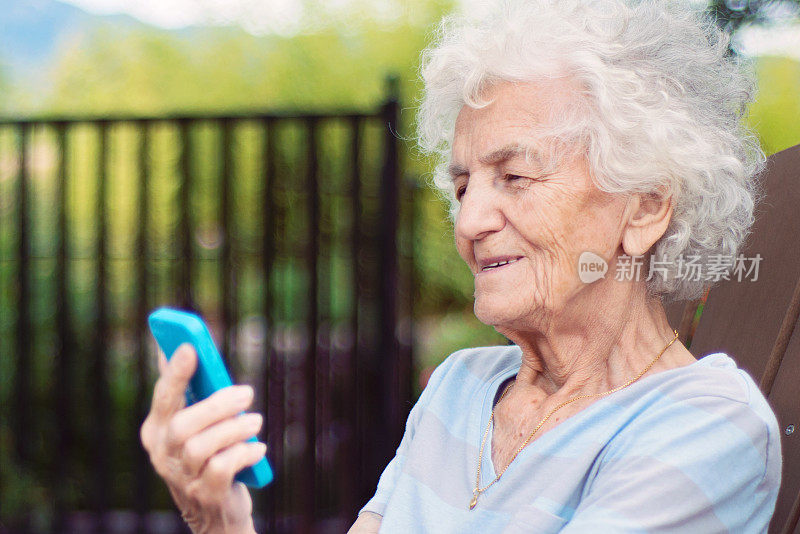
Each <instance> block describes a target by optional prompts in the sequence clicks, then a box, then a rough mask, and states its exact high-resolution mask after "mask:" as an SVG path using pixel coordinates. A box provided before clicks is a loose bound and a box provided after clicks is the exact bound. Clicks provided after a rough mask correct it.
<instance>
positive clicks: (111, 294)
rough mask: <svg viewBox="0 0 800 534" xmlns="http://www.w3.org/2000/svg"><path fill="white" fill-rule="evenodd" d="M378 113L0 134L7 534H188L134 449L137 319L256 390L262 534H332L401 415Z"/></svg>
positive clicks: (407, 349) (143, 353) (395, 167)
mask: <svg viewBox="0 0 800 534" xmlns="http://www.w3.org/2000/svg"><path fill="white" fill-rule="evenodd" d="M392 85H393V84H390V90H389V93H388V95H387V99H386V102H385V103H384V104H383V105H382V106H381V107H380V108H379V109H377V110H375V111H373V112H366V113H362V112H338V113H247V114H241V115H179V116H169V117H166V116H164V117H158V116H154V117H101V118H86V117H78V118H55V119H50V120H5V121H1V122H0V254H1V256H0V531H8V532H103V533H106V532H181V531H184V530H185V527H184V526H183V525H182V524H181V522H180V521H179V518H178V516H177V515H176V513H175V511H174V507H173V506H172V504H171V501H170V499H169V495H168V493H167V491H166V488H165V486H164V485H163V483H162V482H161V481H160V480H157V479H156V477H155V475H154V474H153V470H152V468H151V467H150V464H149V463H148V461H147V458H146V456H145V453H144V452H143V450H142V448H141V446H140V444H139V438H138V432H139V427H140V425H141V421H142V420H143V418H144V416H145V414H146V412H147V410H148V409H149V404H150V396H151V393H152V384H153V381H154V379H155V376H156V374H157V367H156V365H155V363H156V362H155V344H154V342H153V341H152V340H151V338H150V337H149V333H148V331H147V330H146V316H147V314H148V313H149V312H150V311H151V310H152V309H153V308H155V307H158V306H161V305H172V306H175V307H181V308H185V309H192V310H196V311H198V312H200V313H201V314H203V315H204V317H205V318H206V319H207V320H208V322H209V324H210V326H211V329H212V333H213V334H214V336H215V339H216V340H217V342H218V345H219V346H220V348H221V351H222V352H223V354H224V355H225V357H226V363H227V364H228V367H229V368H230V369H231V371H232V374H233V375H234V376H235V377H236V379H237V381H239V382H247V383H251V384H253V385H254V386H255V387H256V391H257V398H256V406H255V409H258V410H259V411H261V412H262V413H264V415H265V422H266V424H265V430H264V431H262V436H261V439H262V440H265V441H266V442H267V443H268V444H269V452H268V457H269V458H270V460H271V463H272V464H273V467H274V469H275V471H276V478H275V481H274V482H273V484H271V485H270V486H268V487H267V488H266V489H265V490H261V491H254V492H252V494H253V497H254V505H255V514H254V515H255V516H256V518H257V528H258V530H259V532H265V531H267V532H292V533H294V532H328V531H330V532H342V531H345V530H346V529H347V526H348V525H349V523H350V522H352V521H353V520H354V519H355V513H356V511H357V510H358V508H359V507H360V506H361V505H362V504H363V503H364V502H365V501H366V499H367V498H368V497H369V496H370V494H371V493H372V492H373V491H374V487H375V484H376V483H377V479H378V476H379V474H380V471H381V469H382V468H383V467H384V466H385V464H386V462H387V461H388V460H389V459H390V458H391V456H392V455H393V453H394V448H395V447H396V446H397V444H398V443H399V440H400V437H401V436H402V431H403V427H404V422H405V418H406V416H407V413H408V410H409V409H410V406H411V402H410V401H411V400H412V399H411V395H412V391H411V342H410V339H411V331H410V329H411V324H412V322H411V317H410V314H411V311H410V310H411V307H410V259H411V258H410V254H411V250H412V247H411V245H412V238H413V236H412V235H411V224H410V222H411V219H412V217H411V214H410V207H411V206H412V199H411V191H410V188H407V187H405V186H404V184H403V182H402V181H401V179H400V178H401V170H400V149H399V145H398V139H397V136H396V132H397V129H398V113H399V107H398V102H397V95H396V89H395V88H393V87H392Z"/></svg>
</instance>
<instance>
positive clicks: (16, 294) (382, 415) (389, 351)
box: [0, 0, 800, 532]
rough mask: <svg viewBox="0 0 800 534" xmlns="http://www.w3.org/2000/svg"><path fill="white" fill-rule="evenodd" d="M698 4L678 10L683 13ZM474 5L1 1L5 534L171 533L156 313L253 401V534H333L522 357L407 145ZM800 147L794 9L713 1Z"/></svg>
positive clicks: (439, 1) (773, 128) (784, 142)
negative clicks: (217, 359)
mask: <svg viewBox="0 0 800 534" xmlns="http://www.w3.org/2000/svg"><path fill="white" fill-rule="evenodd" d="M687 1H689V0H687ZM477 3H478V2H476V1H472V0H406V1H401V0H328V1H321V0H260V1H257V0H139V1H138V2H136V3H132V2H127V1H125V0H70V1H66V0H65V1H57V0H3V2H2V11H1V12H0V22H1V23H2V24H1V25H0V532H181V531H183V527H182V525H181V523H180V521H179V518H178V517H177V516H176V514H175V512H174V507H173V505H172V504H171V501H170V499H169V495H168V493H167V491H166V488H165V486H164V485H163V483H162V482H161V481H160V480H157V479H156V478H155V476H154V475H153V473H152V469H151V468H150V466H149V463H147V459H146V457H145V455H144V453H143V451H142V450H141V447H140V445H139V441H138V429H139V425H140V424H141V421H142V419H143V417H144V415H145V414H146V412H147V409H148V408H149V404H150V395H151V392H152V384H153V382H154V380H155V377H156V376H157V370H156V366H155V352H154V350H155V346H154V343H153V341H152V340H151V338H150V337H149V334H148V332H147V330H146V316H147V314H148V313H149V311H151V310H152V309H154V308H156V307H158V306H163V305H169V306H174V307H181V308H185V309H191V310H195V311H197V312H199V313H201V314H202V315H203V316H204V317H205V318H206V319H207V321H208V323H209V325H210V326H211V329H212V333H213V335H214V337H215V339H216V341H217V343H218V345H219V347H220V348H221V350H222V351H223V352H224V355H225V358H226V363H227V365H228V367H229V368H230V369H231V372H232V374H233V375H234V376H235V379H236V380H237V381H239V382H246V383H250V384H253V385H254V386H255V387H256V389H257V392H258V394H257V399H256V406H255V409H258V410H259V411H261V412H262V413H264V414H265V415H266V424H265V427H266V428H265V430H264V431H263V432H262V435H261V439H262V440H263V441H266V442H268V443H269V446H270V450H269V453H268V456H269V457H270V460H271V462H272V464H273V466H274V468H275V471H276V480H275V482H274V483H273V484H272V485H270V486H269V487H268V488H266V489H265V490H260V491H257V492H253V496H254V502H255V515H256V518H257V525H258V528H259V532H262V531H269V532H343V531H346V529H347V528H348V527H349V525H350V524H351V523H352V521H353V520H354V519H355V513H356V512H357V510H358V509H359V508H360V507H361V506H362V505H363V504H364V503H365V502H366V500H367V499H368V498H369V497H370V496H371V494H372V492H374V489H375V485H376V484H377V480H378V477H379V475H380V473H381V471H382V469H383V467H384V466H385V465H386V463H387V462H388V461H389V459H391V457H392V456H393V454H394V449H395V448H396V447H397V445H398V444H399V441H400V437H401V436H402V432H403V429H404V423H405V419H406V416H407V414H408V412H409V410H410V408H411V406H412V405H413V403H414V402H415V400H416V398H417V397H418V395H419V392H420V391H421V389H422V388H423V387H424V385H425V383H426V382H427V378H428V376H430V373H431V371H432V370H433V368H435V366H436V365H437V364H438V363H439V362H441V361H442V360H443V359H444V358H445V357H446V356H447V355H448V354H450V353H451V352H453V351H455V350H457V349H460V348H464V347H470V346H479V345H488V344H498V343H500V344H502V343H506V340H505V339H504V338H503V337H502V336H500V335H498V334H497V333H496V332H494V331H493V330H492V329H491V328H489V327H486V326H485V325H482V324H480V323H479V322H478V321H477V320H476V319H475V318H474V316H473V314H472V299H471V294H472V280H471V275H470V273H469V270H468V269H467V267H466V266H464V265H462V262H461V260H460V259H459V258H458V256H457V254H456V251H455V247H454V246H453V243H452V241H453V240H452V227H451V225H450V223H449V221H448V220H447V209H446V206H445V205H444V204H443V202H442V201H441V200H439V199H438V197H437V195H436V194H435V192H434V191H432V189H431V188H430V187H428V185H427V183H428V179H429V173H430V170H431V162H430V161H428V160H426V159H425V158H423V157H421V156H420V155H419V154H418V152H417V150H416V148H415V145H414V141H413V115H414V109H415V104H416V102H417V99H418V98H419V94H420V84H419V82H418V80H417V74H416V70H417V68H418V62H419V54H420V51H421V50H422V49H423V47H424V46H425V44H426V43H427V42H429V41H430V39H431V36H432V32H433V30H434V28H435V24H436V22H437V21H438V20H440V19H441V17H442V16H443V15H444V14H446V13H449V12H452V11H457V10H465V9H475V8H476V5H477ZM695 3H697V4H698V5H700V6H702V7H706V8H707V9H709V10H710V11H711V12H712V13H713V14H714V16H715V17H716V18H717V20H718V23H719V24H720V25H721V26H723V27H725V28H726V29H727V30H728V31H730V32H732V34H733V41H732V46H731V53H732V54H736V55H738V56H740V57H741V58H743V59H745V60H748V61H751V62H752V64H753V67H754V68H755V70H756V72H757V75H758V81H759V87H760V93H759V97H758V101H757V102H756V103H755V104H753V105H752V107H751V109H750V115H749V118H748V121H749V122H750V123H751V125H752V126H753V127H754V128H755V130H756V131H757V133H758V135H759V136H760V138H761V141H762V143H763V146H764V149H765V151H766V152H767V154H771V153H774V152H776V151H779V150H782V149H784V148H787V147H790V146H793V145H795V144H797V143H800V120H798V119H800V2H798V1H794V0H793V1H774V2H768V1H755V0H752V1H748V0H727V1H722V0H714V2H712V3H711V4H708V5H706V4H705V3H704V2H699V1H698V2H695Z"/></svg>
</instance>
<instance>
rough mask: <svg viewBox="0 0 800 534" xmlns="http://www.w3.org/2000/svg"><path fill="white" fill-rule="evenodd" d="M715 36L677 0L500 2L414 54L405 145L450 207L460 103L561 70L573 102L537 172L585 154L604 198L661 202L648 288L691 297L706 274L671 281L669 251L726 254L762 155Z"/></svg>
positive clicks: (749, 214) (748, 222)
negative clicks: (667, 204)
mask: <svg viewBox="0 0 800 534" xmlns="http://www.w3.org/2000/svg"><path fill="white" fill-rule="evenodd" d="M728 42H729V37H728V36H727V35H726V34H725V33H723V32H722V31H720V30H719V29H718V28H717V26H716V24H715V23H714V22H713V20H711V19H710V18H709V17H707V16H706V15H705V14H704V13H703V11H701V10H700V8H697V7H693V6H692V4H689V3H688V2H686V1H685V0H683V1H670V0H638V1H637V0H505V1H501V2H497V3H496V4H495V6H494V7H493V9H492V12H491V13H490V14H488V16H486V15H484V16H481V17H480V18H476V17H469V16H468V15H452V16H449V17H447V18H445V19H444V21H443V22H442V23H441V25H440V26H439V28H438V32H437V35H436V38H435V40H434V43H433V44H432V45H431V46H430V47H429V48H427V49H426V50H425V51H424V52H423V54H422V65H421V69H420V70H421V76H422V79H423V81H424V93H423V97H422V101H421V103H420V107H419V111H418V115H417V127H418V138H419V139H418V140H419V144H420V147H421V148H422V150H423V151H425V152H427V153H432V154H434V155H437V156H438V165H437V168H436V171H435V172H434V176H433V182H434V184H435V186H436V187H437V188H438V189H439V190H440V191H441V192H442V193H443V195H444V196H445V198H446V199H447V200H448V201H449V202H450V206H451V216H453V217H454V216H455V214H456V213H457V211H458V203H457V202H456V201H455V196H454V191H453V184H452V180H451V179H450V176H449V174H448V172H447V167H448V165H449V159H450V150H451V145H452V141H453V135H454V125H455V120H456V117H457V115H458V113H459V111H460V109H461V108H462V107H463V106H464V105H469V106H473V107H480V106H484V105H487V104H488V103H489V102H488V101H487V100H486V99H485V98H484V97H483V96H482V95H483V94H485V91H486V89H487V88H489V87H490V86H491V85H492V84H495V83H499V82H503V81H510V82H535V81H537V80H543V79H547V78H553V77H562V76H566V77H568V78H569V79H570V80H571V81H573V82H575V83H576V84H577V87H579V88H580V89H579V91H577V92H576V93H575V98H576V102H575V105H574V106H570V107H569V109H561V110H555V111H554V113H553V114H552V116H553V118H554V120H553V121H552V124H551V125H549V127H548V128H547V131H541V132H537V133H539V134H542V135H543V139H547V140H548V141H549V142H548V143H547V145H548V146H550V158H551V164H553V165H558V161H559V159H561V158H564V157H566V156H567V155H568V154H573V155H574V154H580V155H582V156H583V157H585V158H586V161H587V162H588V164H589V168H590V169H591V172H592V179H593V180H594V183H595V185H596V186H597V187H598V188H599V189H600V190H603V191H606V192H609V193H621V194H632V193H656V194H666V195H672V202H673V215H672V220H671V222H670V224H669V227H668V229H667V230H666V232H665V233H664V235H663V236H662V237H661V239H660V240H659V241H658V242H657V243H656V244H655V245H654V246H653V248H652V249H651V250H650V254H653V255H655V257H656V258H657V259H659V260H662V261H665V262H667V265H670V266H671V267H669V268H668V269H667V272H666V273H662V272H661V271H654V272H653V273H652V277H651V278H650V279H649V280H648V281H647V288H648V292H649V293H650V294H651V295H660V296H661V297H662V298H663V299H664V300H666V301H669V300H683V299H695V298H698V297H700V296H702V294H703V292H704V290H705V289H706V287H708V286H709V285H710V282H709V281H708V280H704V279H700V280H688V279H686V277H681V278H679V277H677V276H676V272H675V270H676V260H677V258H678V257H679V256H683V257H690V256H700V257H701V258H702V261H706V260H707V259H708V258H710V257H711V256H714V255H724V256H727V257H735V255H736V254H737V252H738V251H739V250H740V247H741V246H742V245H743V243H744V240H745V239H746V237H747V236H748V234H749V232H750V228H751V226H752V224H753V211H754V207H755V204H756V203H757V202H758V200H759V198H760V196H761V187H760V182H759V180H758V175H759V173H760V172H761V170H762V169H763V168H764V162H765V160H766V158H765V156H764V153H763V152H762V150H761V147H760V145H759V142H758V140H757V138H756V136H755V135H754V134H753V133H752V132H751V131H750V130H749V129H748V128H747V127H746V126H745V124H744V121H743V118H744V114H745V113H746V109H747V105H748V104H749V102H751V101H752V100H753V97H754V95H755V89H756V87H755V83H754V77H753V74H752V68H750V65H749V64H748V63H746V62H744V61H743V60H741V58H738V57H737V56H735V55H732V54H730V53H729V51H728Z"/></svg>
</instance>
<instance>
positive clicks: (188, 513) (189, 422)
mask: <svg viewBox="0 0 800 534" xmlns="http://www.w3.org/2000/svg"><path fill="white" fill-rule="evenodd" d="M196 368H197V355H196V353H195V351H194V349H193V348H192V347H191V345H181V346H180V347H179V348H178V350H177V351H176V352H175V355H174V356H173V357H172V358H171V359H170V361H169V362H167V361H166V358H165V357H164V355H163V353H162V354H159V370H160V376H159V378H158V381H157V382H156V385H155V390H154V393H153V403H152V406H151V408H150V413H149V414H148V415H147V418H146V419H145V421H144V423H143V424H142V427H141V430H140V436H141V441H142V445H143V446H144V448H145V450H146V451H147V453H148V454H149V455H150V461H151V463H152V464H153V467H154V468H155V470H156V472H157V473H158V475H159V476H160V477H161V478H162V479H164V482H166V484H167V487H168V488H169V492H170V494H171V495H172V498H173V500H174V501H175V504H176V505H177V506H178V509H179V510H180V511H181V515H182V516H183V518H184V520H185V521H186V522H187V524H188V525H189V527H190V528H191V529H192V532H194V533H203V534H205V533H209V534H210V533H225V534H227V533H253V532H255V530H254V528H253V521H252V517H251V514H252V511H253V503H252V500H251V499H250V493H249V492H248V491H247V487H246V486H245V485H244V484H242V483H240V482H234V481H233V477H234V475H235V474H236V473H237V472H238V471H239V470H241V469H242V468H244V467H246V466H249V465H253V464H255V463H256V462H258V461H259V460H260V459H261V458H262V457H263V456H264V454H265V452H266V446H265V445H264V444H263V443H246V442H245V441H244V440H246V439H248V438H250V437H252V436H255V435H256V434H257V433H258V431H259V430H260V428H261V424H262V419H261V416H260V415H259V414H246V415H241V416H240V415H239V413H240V412H241V411H243V410H245V409H247V408H248V407H249V406H250V404H251V403H252V402H253V390H252V388H250V387H249V386H231V387H227V388H224V389H222V390H220V391H217V392H216V393H214V394H213V395H211V396H210V397H208V398H207V399H205V400H203V401H200V402H197V403H195V404H193V405H192V406H189V407H185V404H186V401H185V397H184V392H185V391H186V387H187V385H188V383H189V379H190V378H191V376H192V375H193V374H194V371H195V369H196Z"/></svg>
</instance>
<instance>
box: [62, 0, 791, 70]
mask: <svg viewBox="0 0 800 534" xmlns="http://www.w3.org/2000/svg"><path fill="white" fill-rule="evenodd" d="M61 1H63V2H66V3H69V4H73V5H76V6H78V7H81V8H83V9H85V10H86V11H90V12H93V13H102V14H109V13H126V14H129V15H132V16H134V17H136V18H138V19H140V20H142V21H144V22H147V23H150V24H153V25H156V26H161V27H164V28H181V27H185V26H191V25H195V24H213V25H217V24H223V25H226V24H239V25H241V26H242V27H243V28H244V29H245V30H247V31H249V32H251V33H254V34H264V33H292V32H293V30H295V29H297V28H299V26H300V23H301V17H302V7H301V2H300V1H299V0H137V1H136V2H131V1H130V0H61ZM466 1H469V0H466ZM327 2H328V3H329V4H331V5H332V4H339V5H340V6H341V7H345V6H346V5H347V4H348V0H327ZM379 3H380V1H379V0H376V4H379ZM332 7H336V6H333V5H332ZM737 37H738V43H739V44H738V47H737V48H738V49H739V50H740V52H743V53H744V54H746V55H751V56H755V55H787V56H792V57H794V58H796V59H798V60H800V25H798V24H794V25H786V24H784V25H778V26H776V27H770V28H746V29H744V30H742V31H740V32H739V34H738V36H737Z"/></svg>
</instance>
